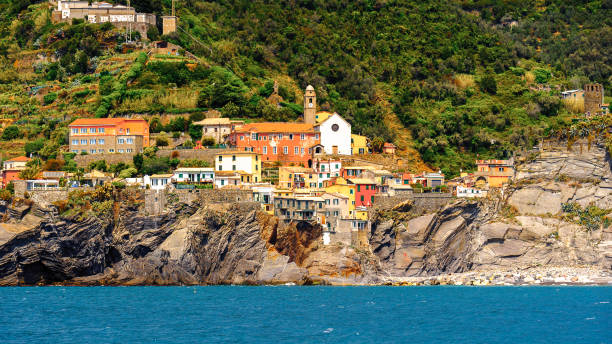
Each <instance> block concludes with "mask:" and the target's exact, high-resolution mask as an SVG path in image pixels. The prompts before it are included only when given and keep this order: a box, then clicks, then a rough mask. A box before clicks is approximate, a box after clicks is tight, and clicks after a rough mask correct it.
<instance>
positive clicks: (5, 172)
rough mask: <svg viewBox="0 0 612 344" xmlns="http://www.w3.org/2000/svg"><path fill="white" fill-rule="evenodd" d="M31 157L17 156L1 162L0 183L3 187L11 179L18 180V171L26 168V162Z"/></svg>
mask: <svg viewBox="0 0 612 344" xmlns="http://www.w3.org/2000/svg"><path fill="white" fill-rule="evenodd" d="M30 160H32V159H30V158H28V157H25V156H18V157H16V158H13V159H9V160H6V161H4V162H2V173H0V184H1V185H2V187H3V188H5V187H6V186H7V185H8V184H9V183H10V182H12V181H13V180H19V172H21V171H23V170H25V169H26V164H27V163H28V161H30Z"/></svg>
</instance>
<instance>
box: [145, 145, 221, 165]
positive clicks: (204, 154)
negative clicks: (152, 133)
mask: <svg viewBox="0 0 612 344" xmlns="http://www.w3.org/2000/svg"><path fill="white" fill-rule="evenodd" d="M174 151H176V152H178V154H179V156H178V158H179V159H181V160H183V159H198V160H205V161H208V162H213V160H214V159H215V154H219V153H223V152H228V151H231V149H228V148H211V149H160V150H159V151H157V155H158V156H165V157H169V156H171V155H172V152H174Z"/></svg>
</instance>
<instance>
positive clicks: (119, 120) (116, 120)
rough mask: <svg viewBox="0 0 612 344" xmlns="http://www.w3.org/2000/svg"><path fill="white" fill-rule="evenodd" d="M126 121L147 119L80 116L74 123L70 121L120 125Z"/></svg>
mask: <svg viewBox="0 0 612 344" xmlns="http://www.w3.org/2000/svg"><path fill="white" fill-rule="evenodd" d="M126 121H145V120H144V119H142V118H79V119H76V120H74V121H73V122H72V123H70V126H79V125H118V124H121V123H123V122H126ZM145 122H146V121H145Z"/></svg>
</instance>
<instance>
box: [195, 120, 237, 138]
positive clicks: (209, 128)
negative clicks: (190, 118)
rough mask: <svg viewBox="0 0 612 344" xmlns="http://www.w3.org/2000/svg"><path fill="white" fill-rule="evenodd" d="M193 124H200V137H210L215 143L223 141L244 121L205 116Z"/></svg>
mask: <svg viewBox="0 0 612 344" xmlns="http://www.w3.org/2000/svg"><path fill="white" fill-rule="evenodd" d="M193 124H194V125H199V126H202V138H205V137H210V138H212V139H213V140H215V143H216V144H219V143H224V142H225V138H226V137H227V136H228V135H229V134H230V133H231V132H232V130H234V129H236V128H238V127H240V126H241V125H242V124H244V122H242V121H232V120H230V119H229V118H206V119H203V120H201V121H199V122H195V123H193Z"/></svg>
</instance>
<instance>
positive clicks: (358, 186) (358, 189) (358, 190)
mask: <svg viewBox="0 0 612 344" xmlns="http://www.w3.org/2000/svg"><path fill="white" fill-rule="evenodd" d="M360 191H361V185H357V192H360ZM362 197H363V196H362Z"/></svg>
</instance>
